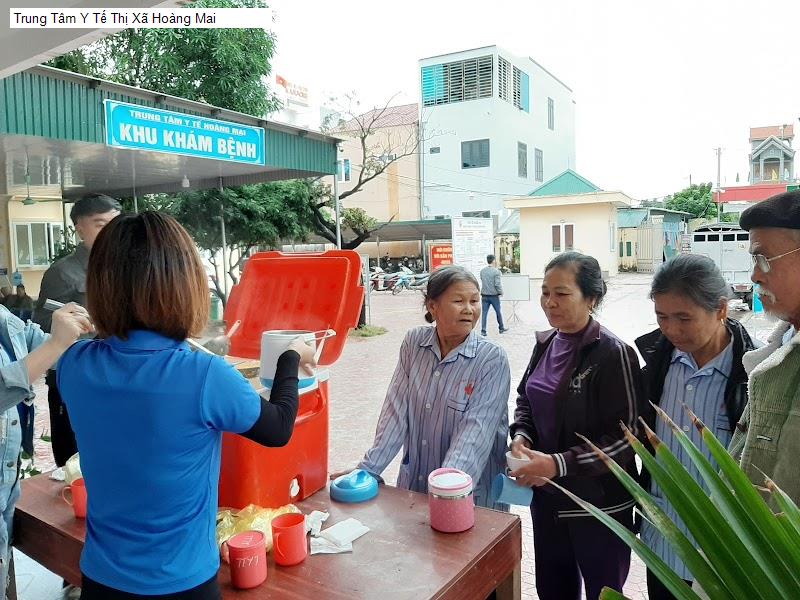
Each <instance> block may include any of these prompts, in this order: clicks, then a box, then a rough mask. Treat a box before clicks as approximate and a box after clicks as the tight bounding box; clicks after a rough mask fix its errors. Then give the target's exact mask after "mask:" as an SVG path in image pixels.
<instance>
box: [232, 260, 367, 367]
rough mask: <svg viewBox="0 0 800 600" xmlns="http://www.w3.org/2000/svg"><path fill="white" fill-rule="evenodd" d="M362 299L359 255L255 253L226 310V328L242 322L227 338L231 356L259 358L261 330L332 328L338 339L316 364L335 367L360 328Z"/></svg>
mask: <svg viewBox="0 0 800 600" xmlns="http://www.w3.org/2000/svg"><path fill="white" fill-rule="evenodd" d="M363 300H364V287H363V286H362V285H361V257H360V256H359V255H358V253H357V252H354V251H352V250H330V251H328V252H323V253H315V254H284V253H283V252H259V253H258V254H255V255H253V256H251V257H250V258H249V259H248V260H247V263H246V264H245V267H244V271H243V272H242V278H241V280H240V282H239V284H238V285H236V286H234V288H233V289H232V290H231V293H230V297H229V299H228V303H227V306H226V307H225V321H226V322H227V323H234V322H235V321H237V320H241V321H242V324H241V326H240V327H239V329H238V330H237V331H236V333H235V334H234V335H233V336H232V337H231V349H230V354H231V355H233V356H241V357H243V358H253V359H258V358H259V357H260V354H261V334H262V333H263V332H264V331H270V330H275V329H297V330H305V331H322V330H326V329H333V330H334V331H336V336H334V337H331V338H329V339H327V340H325V346H324V348H323V351H322V355H321V356H320V359H319V364H320V365H330V364H333V363H334V362H336V360H337V359H338V358H339V356H341V354H342V350H343V349H344V344H345V342H346V341H347V335H348V333H349V332H350V330H351V329H353V328H354V327H355V326H356V325H358V317H359V315H360V313H361V304H362V302H363Z"/></svg>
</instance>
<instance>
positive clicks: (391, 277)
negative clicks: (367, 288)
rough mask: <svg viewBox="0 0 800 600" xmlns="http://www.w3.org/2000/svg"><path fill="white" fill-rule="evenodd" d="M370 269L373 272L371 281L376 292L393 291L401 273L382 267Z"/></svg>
mask: <svg viewBox="0 0 800 600" xmlns="http://www.w3.org/2000/svg"><path fill="white" fill-rule="evenodd" d="M370 270H371V271H372V274H371V275H370V277H369V282H370V285H371V286H372V290H373V291H375V292H389V291H393V290H394V287H395V285H396V284H397V281H398V280H399V278H400V275H401V274H400V273H387V272H386V271H384V270H383V269H381V268H380V267H372V268H371V269H370Z"/></svg>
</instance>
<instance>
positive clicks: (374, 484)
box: [330, 469, 378, 502]
mask: <svg viewBox="0 0 800 600" xmlns="http://www.w3.org/2000/svg"><path fill="white" fill-rule="evenodd" d="M330 493H331V498H332V499H334V500H336V501H337V502H366V501H367V500H372V499H373V498H374V497H375V496H377V495H378V480H377V479H375V478H374V477H373V476H372V475H370V474H369V473H367V472H366V471H364V470H363V469H356V470H355V471H352V472H350V473H348V474H347V475H342V476H341V477H337V478H336V479H334V480H333V482H332V483H331V492H330Z"/></svg>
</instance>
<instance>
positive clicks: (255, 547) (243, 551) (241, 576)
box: [226, 531, 267, 590]
mask: <svg viewBox="0 0 800 600" xmlns="http://www.w3.org/2000/svg"><path fill="white" fill-rule="evenodd" d="M226 543H227V545H228V557H229V560H230V565H231V584H232V585H233V587H235V588H238V589H240V590H247V589H250V588H254V587H258V586H259V585H261V584H262V583H264V581H265V580H266V579H267V546H266V539H265V537H264V534H263V533H261V532H260V531H244V532H242V533H239V534H237V535H235V536H233V537H232V538H230V539H229V540H228V541H227V542H226Z"/></svg>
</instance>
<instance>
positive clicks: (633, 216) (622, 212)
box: [617, 208, 647, 229]
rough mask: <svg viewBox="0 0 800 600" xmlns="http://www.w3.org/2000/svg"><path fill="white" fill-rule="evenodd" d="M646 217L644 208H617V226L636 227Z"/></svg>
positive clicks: (622, 227) (621, 227)
mask: <svg viewBox="0 0 800 600" xmlns="http://www.w3.org/2000/svg"><path fill="white" fill-rule="evenodd" d="M646 218H647V209H646V208H630V209H624V208H620V209H617V227H619V228H620V229H624V228H626V227H638V226H639V225H641V224H642V222H643V221H644V220H645V219H646Z"/></svg>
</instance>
